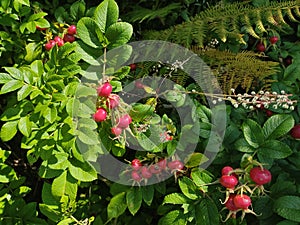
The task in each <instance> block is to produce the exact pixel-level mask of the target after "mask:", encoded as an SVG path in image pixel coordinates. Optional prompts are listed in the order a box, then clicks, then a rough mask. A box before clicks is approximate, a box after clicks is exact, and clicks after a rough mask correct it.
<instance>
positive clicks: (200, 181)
mask: <svg viewBox="0 0 300 225" xmlns="http://www.w3.org/2000/svg"><path fill="white" fill-rule="evenodd" d="M191 178H192V180H193V182H194V183H195V184H196V185H197V186H201V187H200V189H201V190H202V191H203V192H207V191H208V186H207V185H204V184H208V183H210V182H212V180H213V178H212V175H210V174H209V172H208V171H206V170H200V169H198V170H193V171H192V172H191Z"/></svg>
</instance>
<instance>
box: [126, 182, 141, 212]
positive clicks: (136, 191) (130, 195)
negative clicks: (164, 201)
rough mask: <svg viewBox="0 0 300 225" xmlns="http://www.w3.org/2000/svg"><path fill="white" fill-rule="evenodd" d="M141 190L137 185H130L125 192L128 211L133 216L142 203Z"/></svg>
mask: <svg viewBox="0 0 300 225" xmlns="http://www.w3.org/2000/svg"><path fill="white" fill-rule="evenodd" d="M142 200H143V198H142V190H141V189H140V188H139V187H132V188H130V189H129V190H128V191H127V193H126V203H127V207H128V209H129V212H130V213H131V214H132V215H133V216H134V215H135V214H136V213H137V212H138V211H139V209H140V208H141V205H142Z"/></svg>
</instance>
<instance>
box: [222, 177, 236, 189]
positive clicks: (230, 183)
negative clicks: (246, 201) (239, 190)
mask: <svg viewBox="0 0 300 225" xmlns="http://www.w3.org/2000/svg"><path fill="white" fill-rule="evenodd" d="M238 182H239V181H238V179H237V178H236V177H235V176H233V175H223V176H221V178H220V184H221V185H222V186H223V187H226V188H230V189H233V188H235V186H236V185H237V184H238Z"/></svg>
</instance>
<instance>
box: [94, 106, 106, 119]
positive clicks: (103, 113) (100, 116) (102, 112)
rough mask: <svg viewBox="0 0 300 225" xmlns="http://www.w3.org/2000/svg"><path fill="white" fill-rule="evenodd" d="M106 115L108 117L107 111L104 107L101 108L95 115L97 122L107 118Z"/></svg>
mask: <svg viewBox="0 0 300 225" xmlns="http://www.w3.org/2000/svg"><path fill="white" fill-rule="evenodd" d="M106 117H107V112H106V110H105V109H104V108H99V109H98V110H97V112H96V113H95V114H94V116H93V118H94V120H95V121H96V122H102V121H104V120H105V119H106Z"/></svg>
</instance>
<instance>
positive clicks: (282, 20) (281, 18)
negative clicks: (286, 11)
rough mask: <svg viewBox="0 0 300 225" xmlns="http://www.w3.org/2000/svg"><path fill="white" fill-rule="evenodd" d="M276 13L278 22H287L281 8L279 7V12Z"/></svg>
mask: <svg viewBox="0 0 300 225" xmlns="http://www.w3.org/2000/svg"><path fill="white" fill-rule="evenodd" d="M275 15H276V19H277V22H278V23H280V24H287V23H286V22H285V20H284V18H283V15H282V11H281V9H277V13H276V14H275Z"/></svg>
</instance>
